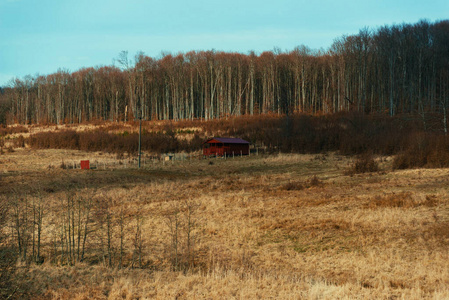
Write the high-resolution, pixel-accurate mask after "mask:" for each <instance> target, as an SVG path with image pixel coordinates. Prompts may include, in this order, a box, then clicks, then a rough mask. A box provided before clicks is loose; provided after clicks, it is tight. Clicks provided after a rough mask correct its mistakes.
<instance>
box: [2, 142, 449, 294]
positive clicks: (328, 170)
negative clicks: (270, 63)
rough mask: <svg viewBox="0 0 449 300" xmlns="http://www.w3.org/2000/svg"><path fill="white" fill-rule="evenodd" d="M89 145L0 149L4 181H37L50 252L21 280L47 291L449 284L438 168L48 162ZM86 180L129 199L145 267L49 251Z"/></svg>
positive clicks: (439, 290)
mask: <svg viewBox="0 0 449 300" xmlns="http://www.w3.org/2000/svg"><path fill="white" fill-rule="evenodd" d="M104 155H105V154H103V155H101V157H104ZM85 156H86V154H83V153H79V152H77V151H63V150H39V151H31V152H30V151H28V150H18V151H16V152H14V153H6V154H4V155H1V156H0V166H2V170H3V171H4V172H3V174H1V175H0V176H1V181H0V182H1V186H0V189H1V191H0V192H1V193H2V194H5V195H6V194H7V193H9V191H10V190H11V188H12V187H15V188H16V192H17V191H28V192H29V193H32V191H33V189H34V188H35V187H36V186H37V185H39V187H40V188H41V189H43V190H44V191H45V193H44V197H45V199H46V201H47V203H48V213H47V215H46V218H45V219H44V223H45V224H47V225H48V226H45V225H44V227H45V228H47V229H46V230H47V231H48V232H44V236H47V238H46V239H45V240H44V242H45V243H47V244H46V248H44V251H47V254H46V257H47V262H46V263H44V264H43V265H41V266H31V269H30V271H29V273H28V275H27V276H28V277H27V280H25V281H26V282H27V284H28V287H27V288H28V289H29V290H30V291H33V292H34V293H37V294H40V295H42V297H44V298H48V297H50V298H51V297H53V298H78V299H87V298H92V297H93V298H99V299H101V298H104V299H107V298H109V299H116V298H122V297H123V298H127V299H132V298H133V297H134V298H137V297H143V298H146V297H147V298H153V297H156V298H161V299H164V298H167V297H169V298H175V297H181V298H223V299H225V298H226V299H227V298H240V299H246V298H261V297H262V298H269V297H272V298H277V299H279V298H287V299H288V298H306V299H308V298H310V299H316V298H319V299H335V298H346V297H349V298H388V297H390V296H397V297H404V298H407V299H413V298H414V299H420V298H425V297H428V298H432V297H434V298H437V299H438V298H441V299H443V298H447V297H449V289H448V286H449V268H448V267H449V266H448V264H449V263H448V262H449V260H448V258H449V257H448V256H449V255H448V254H449V251H448V244H449V226H448V225H449V210H448V208H449V203H448V189H447V186H448V181H449V177H448V174H449V170H447V169H432V170H425V169H420V170H409V171H395V172H391V171H390V164H391V161H388V160H387V161H383V162H382V164H381V169H382V170H383V172H380V173H370V174H365V175H354V176H348V175H345V171H346V170H347V168H349V166H350V164H351V163H352V159H351V158H347V157H342V156H337V155H333V154H329V155H319V156H317V155H287V154H281V155H274V156H259V157H254V156H252V157H246V158H236V159H234V160H223V159H218V160H217V159H214V160H210V161H209V160H200V161H197V160H195V161H191V162H189V161H187V162H176V163H175V164H171V163H169V164H165V165H162V164H156V165H151V166H148V165H147V166H146V167H145V168H144V169H143V170H135V169H134V170H126V169H116V170H112V169H107V170H101V169H100V170H93V171H89V172H82V171H80V170H62V169H60V168H57V167H56V168H51V169H48V166H49V165H50V164H54V165H58V164H59V162H61V160H62V159H63V158H65V159H67V157H73V158H74V159H79V158H81V157H85ZM89 156H90V157H91V158H92V157H95V156H97V158H99V157H100V156H99V155H98V154H89ZM6 171H7V172H6ZM313 176H316V177H317V178H318V180H313ZM84 187H87V189H88V190H93V189H95V193H96V194H98V195H102V197H103V198H104V199H107V200H106V201H109V204H110V206H111V209H112V210H113V211H115V212H118V211H120V209H124V210H125V212H126V216H127V218H128V219H127V220H128V221H127V227H126V229H125V232H126V237H125V245H127V246H126V247H127V248H126V253H127V255H128V256H127V257H128V258H129V257H130V256H131V254H130V253H131V252H132V251H131V248H132V247H131V243H132V242H131V240H132V237H133V220H134V219H133V218H134V216H135V215H136V214H139V213H140V214H141V215H142V216H143V227H142V230H143V233H144V253H145V254H144V257H143V260H144V264H145V265H146V267H147V268H146V269H143V270H140V269H134V270H131V269H125V270H117V269H110V268H106V267H103V266H102V265H101V263H100V264H96V265H89V264H78V265H76V266H75V267H68V266H57V265H54V264H50V263H49V260H51V252H50V250H49V249H51V236H52V234H51V232H50V231H51V226H50V225H49V224H50V223H52V222H55V221H57V218H58V213H60V211H59V209H60V208H59V207H58V205H57V203H58V201H59V199H61V198H63V197H65V196H64V195H65V194H66V193H67V191H68V190H73V191H75V192H78V193H80V192H82V191H81V188H84ZM84 192H86V191H84ZM186 199H187V200H189V201H193V202H195V203H196V204H197V205H198V209H197V211H196V213H195V220H196V221H197V224H198V226H197V231H196V234H197V236H198V241H197V244H196V246H195V249H196V253H197V261H196V265H197V268H196V269H195V271H193V272H188V273H186V274H184V273H182V272H173V271H170V270H169V263H168V258H167V255H166V253H167V251H168V249H169V247H170V246H169V243H168V226H167V222H166V220H167V219H166V217H164V215H165V214H166V212H167V211H169V210H170V209H172V208H173V207H176V206H177V205H179V203H182V202H183V201H184V200H186ZM115 242H117V240H116V241H115ZM45 249H46V250H45ZM93 256H95V254H92V257H93ZM92 261H93V258H92Z"/></svg>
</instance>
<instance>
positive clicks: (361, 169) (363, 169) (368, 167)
mask: <svg viewBox="0 0 449 300" xmlns="http://www.w3.org/2000/svg"><path fill="white" fill-rule="evenodd" d="M377 171H379V164H378V163H377V162H376V161H375V160H374V157H373V155H372V154H370V153H365V154H362V155H360V156H359V157H358V158H357V160H356V161H355V163H354V164H353V165H352V167H351V168H350V169H349V170H348V171H347V172H346V174H348V175H354V174H361V173H371V172H377Z"/></svg>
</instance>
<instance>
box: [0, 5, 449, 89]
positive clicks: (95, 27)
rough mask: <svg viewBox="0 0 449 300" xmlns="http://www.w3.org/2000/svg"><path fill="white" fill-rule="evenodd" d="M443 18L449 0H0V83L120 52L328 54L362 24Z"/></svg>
mask: <svg viewBox="0 0 449 300" xmlns="http://www.w3.org/2000/svg"><path fill="white" fill-rule="evenodd" d="M448 18H449V1H448V0H427V1H416V0H407V1H406V0H389V1H387V0H377V1H375V0H334V1H329V0H323V1H320V0H315V1H313V0H296V1H293V0H276V1H274V0H271V1H264V0H257V1H255V0H246V1H245V0H240V1H238V0H225V1H218V0H165V1H156V0H122V1H118V0H89V1H87V0H76V1H75V0H73V1H72V0H70V1H69V0H51V1H50V0H0V86H4V85H5V84H6V83H7V82H8V81H9V80H10V79H11V78H13V77H18V78H23V77H24V76H25V75H32V76H34V75H36V74H37V73H39V74H42V75H47V74H50V73H54V72H56V71H57V70H58V68H63V69H67V70H69V71H70V72H73V71H76V70H78V69H80V68H82V67H95V66H101V65H112V63H113V59H114V58H116V57H117V56H118V54H119V53H120V51H122V50H126V51H128V53H129V57H130V58H132V57H133V56H134V55H135V54H136V53H137V52H139V51H143V52H144V53H145V54H146V55H149V56H152V57H160V55H161V53H162V52H164V53H167V52H170V53H178V52H187V51H190V50H211V49H215V50H217V51H218V50H223V51H232V52H241V53H248V52H249V51H252V50H253V51H256V53H259V52H263V51H266V50H273V49H274V48H275V47H276V48H279V49H281V50H282V51H285V50H288V51H290V50H293V49H294V48H295V47H296V46H298V45H306V46H309V47H311V48H314V49H319V48H324V49H327V48H328V47H329V46H330V45H331V44H332V42H333V40H334V39H335V38H338V37H341V36H342V35H344V34H356V33H358V31H359V30H360V29H362V28H364V27H369V28H373V29H376V28H377V27H378V26H382V25H392V24H401V23H403V22H406V23H415V22H418V21H419V20H420V19H428V20H429V21H431V22H434V21H437V20H442V19H448Z"/></svg>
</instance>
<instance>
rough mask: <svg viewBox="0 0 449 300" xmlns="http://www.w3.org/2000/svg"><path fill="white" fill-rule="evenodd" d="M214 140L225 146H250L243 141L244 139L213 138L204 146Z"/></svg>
mask: <svg viewBox="0 0 449 300" xmlns="http://www.w3.org/2000/svg"><path fill="white" fill-rule="evenodd" d="M212 140H216V141H219V142H220V143H223V144H249V142H247V141H245V140H242V139H238V138H211V139H208V140H207V141H205V142H204V144H205V143H208V142H210V141H212Z"/></svg>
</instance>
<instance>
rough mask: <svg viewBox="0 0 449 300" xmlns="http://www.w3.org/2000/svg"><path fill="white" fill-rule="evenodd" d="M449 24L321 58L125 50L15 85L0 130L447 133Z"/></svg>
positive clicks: (347, 39)
mask: <svg viewBox="0 0 449 300" xmlns="http://www.w3.org/2000/svg"><path fill="white" fill-rule="evenodd" d="M448 105H449V20H442V21H436V22H433V23H432V22H429V21H426V20H422V21H420V22H418V23H416V24H400V25H385V26H381V27H379V28H377V29H368V28H364V29H361V30H360V31H359V33H358V34H356V35H348V36H346V35H345V36H342V37H339V38H336V39H335V41H334V43H333V45H332V46H331V47H330V48H329V49H327V50H313V49H310V48H308V47H307V46H304V45H303V46H298V47H296V48H295V49H294V50H292V51H281V50H279V49H274V50H273V51H267V52H263V53H260V54H256V53H254V52H249V53H248V54H242V53H226V52H220V51H214V50H211V51H198V52H197V51H191V52H188V53H178V54H164V55H161V57H159V58H152V57H149V56H146V55H145V54H144V53H143V52H141V53H138V54H136V55H135V58H134V59H131V58H129V56H128V52H127V51H122V52H121V53H119V54H118V56H117V58H115V59H114V65H111V66H101V67H88V68H83V69H80V70H77V71H75V72H70V71H68V70H64V69H60V70H58V71H57V72H56V73H53V74H49V75H45V76H43V75H42V76H41V75H35V76H31V75H29V76H25V77H24V78H22V79H12V80H11V81H10V83H9V85H8V86H6V87H3V88H1V89H0V123H3V124H13V123H18V124H72V123H82V122H90V121H93V120H105V121H106V120H108V121H133V120H136V119H139V118H142V119H143V120H184V119H191V120H193V119H199V120H210V119H218V118H223V117H228V116H240V115H257V114H265V113H274V114H278V115H285V114H290V113H306V114H312V115H320V114H330V113H337V112H347V111H352V112H353V111H356V112H360V113H366V114H372V113H380V114H384V115H389V116H395V115H398V114H414V115H416V116H418V117H421V118H422V120H423V124H424V127H426V116H427V115H429V114H438V115H439V116H441V118H440V120H441V121H442V123H441V125H442V126H441V128H442V129H443V130H444V131H445V133H447V116H446V115H447V111H448Z"/></svg>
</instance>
